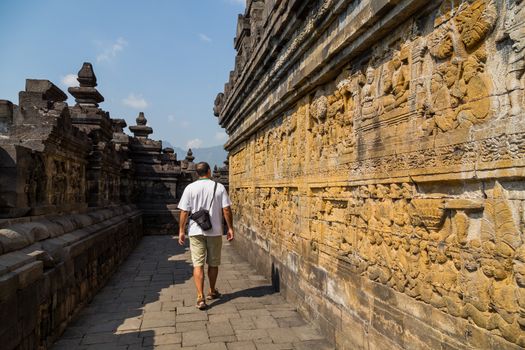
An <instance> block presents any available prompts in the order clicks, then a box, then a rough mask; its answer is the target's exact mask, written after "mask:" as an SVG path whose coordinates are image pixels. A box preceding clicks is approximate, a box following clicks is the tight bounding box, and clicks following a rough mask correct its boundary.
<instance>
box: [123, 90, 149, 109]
mask: <svg viewBox="0 0 525 350" xmlns="http://www.w3.org/2000/svg"><path fill="white" fill-rule="evenodd" d="M122 103H123V104H124V105H125V106H128V107H131V108H135V109H144V108H146V107H148V102H147V101H146V100H145V99H144V97H142V95H135V94H133V93H131V94H129V95H128V97H126V98H125V99H123V100H122Z"/></svg>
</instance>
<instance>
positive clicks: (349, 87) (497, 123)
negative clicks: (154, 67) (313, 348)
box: [214, 0, 525, 349]
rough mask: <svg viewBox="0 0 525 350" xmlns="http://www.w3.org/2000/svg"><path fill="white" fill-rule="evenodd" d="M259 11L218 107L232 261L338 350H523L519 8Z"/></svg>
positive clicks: (390, 4)
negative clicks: (273, 287)
mask: <svg viewBox="0 0 525 350" xmlns="http://www.w3.org/2000/svg"><path fill="white" fill-rule="evenodd" d="M254 3H256V2H255V1H248V5H247V10H246V13H245V14H244V15H243V16H242V17H241V18H240V21H242V22H241V23H240V24H239V28H241V29H242V30H239V31H238V33H242V37H241V36H239V38H238V40H242V41H243V43H241V42H238V40H236V43H235V44H236V48H237V50H238V53H239V58H238V59H237V60H236V63H237V64H236V66H235V70H234V71H233V72H232V73H231V74H230V80H229V82H228V83H227V84H226V86H225V91H224V92H223V93H220V94H219V95H218V96H217V99H216V101H215V107H214V112H215V115H216V116H217V117H218V121H219V123H220V124H221V125H222V126H223V127H224V128H225V129H226V131H227V133H228V135H230V138H229V140H228V142H227V144H226V148H227V150H228V151H229V167H230V169H229V170H230V194H231V197H232V200H233V203H234V207H233V211H234V221H235V227H236V230H237V232H238V236H237V238H236V240H235V241H234V242H235V244H236V245H237V246H238V247H239V248H240V249H239V250H240V251H241V252H243V253H244V254H245V255H246V256H247V257H248V258H249V259H250V260H251V261H252V262H253V263H254V264H255V265H256V266H257V267H258V268H259V269H260V270H261V271H262V272H264V273H266V274H267V275H268V276H269V277H270V276H271V277H272V279H273V280H274V281H275V282H276V283H277V282H279V285H280V289H281V291H282V292H283V293H284V295H285V296H286V298H287V299H289V300H291V301H293V302H295V303H297V304H298V305H299V309H300V311H301V312H302V313H303V314H304V315H305V316H306V317H308V318H309V319H310V320H312V321H313V322H314V323H316V324H318V325H319V326H320V328H321V329H322V330H323V331H324V333H325V335H326V336H327V337H328V338H329V339H331V341H332V342H333V343H334V344H335V345H336V347H337V349H369V348H375V349H385V348H390V349H406V348H412V349H426V348H433V349H434V348H455V349H470V348H493V349H496V348H497V349H517V348H520V347H524V346H525V318H524V315H525V246H524V245H523V243H524V239H525V237H524V228H525V181H524V175H525V168H524V166H525V109H524V108H523V106H524V80H523V72H524V71H525V49H524V48H523V47H522V44H523V43H522V38H523V35H524V33H525V29H524V28H525V2H521V1H514V0H468V1H467V0H458V1H451V0H446V1H422V0H408V1H389V0H385V1H372V0H365V1H350V0H348V1H344V0H339V1H336V0H325V1H320V0H309V1H293V0H290V1H286V2H282V1H281V2H280V1H275V2H272V1H266V4H265V7H264V11H263V15H261V16H258V17H257V18H254V19H251V17H250V11H251V8H252V5H253V4H254ZM252 20H255V21H258V23H259V24H260V26H262V27H261V28H260V32H259V33H260V34H259V35H260V37H259V39H257V40H251V39H250V34H251V32H250V31H249V30H247V29H245V28H250V27H251V26H253V25H252V24H251V23H250V21H252Z"/></svg>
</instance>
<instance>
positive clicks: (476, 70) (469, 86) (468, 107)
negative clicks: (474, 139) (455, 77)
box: [456, 50, 490, 127]
mask: <svg viewBox="0 0 525 350" xmlns="http://www.w3.org/2000/svg"><path fill="white" fill-rule="evenodd" d="M486 59H487V56H486V52H485V51H484V50H480V51H478V52H477V53H475V54H473V55H471V56H469V58H468V59H467V60H466V61H465V62H464V63H463V77H462V78H463V79H462V80H461V82H460V89H461V94H462V96H463V97H462V101H463V102H464V103H463V104H461V105H459V106H458V108H456V113H457V121H458V127H470V126H472V125H474V124H478V123H480V122H482V121H484V120H485V119H486V118H487V116H488V115H489V112H490V100H489V99H488V95H489V84H490V80H489V78H488V77H486V76H485V75H484V74H483V72H484V69H485V67H484V65H485V61H486Z"/></svg>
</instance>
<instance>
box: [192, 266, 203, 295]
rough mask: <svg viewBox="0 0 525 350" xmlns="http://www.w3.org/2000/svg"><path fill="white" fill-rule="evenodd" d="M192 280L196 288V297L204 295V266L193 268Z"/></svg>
mask: <svg viewBox="0 0 525 350" xmlns="http://www.w3.org/2000/svg"><path fill="white" fill-rule="evenodd" d="M193 280H194V281H195V288H197V297H204V266H195V267H194V268H193Z"/></svg>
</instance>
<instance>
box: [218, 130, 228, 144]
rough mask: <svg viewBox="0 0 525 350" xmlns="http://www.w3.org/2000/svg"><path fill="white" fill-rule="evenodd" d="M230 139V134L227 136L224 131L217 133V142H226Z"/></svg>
mask: <svg viewBox="0 0 525 350" xmlns="http://www.w3.org/2000/svg"><path fill="white" fill-rule="evenodd" d="M227 139H228V134H226V133H225V132H224V131H218V132H216V133H215V140H217V141H221V142H223V141H226V140H227Z"/></svg>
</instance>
